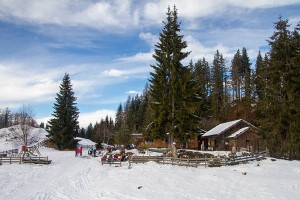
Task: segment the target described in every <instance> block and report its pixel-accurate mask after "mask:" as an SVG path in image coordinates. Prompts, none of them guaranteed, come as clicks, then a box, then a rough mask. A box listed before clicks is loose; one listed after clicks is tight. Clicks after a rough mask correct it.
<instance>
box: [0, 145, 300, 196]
mask: <svg viewBox="0 0 300 200" xmlns="http://www.w3.org/2000/svg"><path fill="white" fill-rule="evenodd" d="M0 148H1V143H0ZM40 151H41V153H42V156H49V159H51V160H52V163H51V164H50V165H35V164H3V165H1V166H0V199H1V200H8V199H9V200H14V199H15V200H19V199H22V200H29V199H30V200H31V199H36V200H46V199H66V200H67V199H74V200H77V199H78V200H83V199H89V200H93V199H95V200H96V199H110V200H111V199H116V200H129V199H130V200H143V199H151V200H152V199H158V200H165V199H193V200H194V199H204V200H205V199H222V200H227V199H228V200H232V199H255V200H258V199H262V200H268V199H274V200H275V199H276V200H277V199H281V200H282V199H300V162H299V161H285V160H276V161H271V159H270V158H268V159H267V160H263V161H255V162H251V163H248V164H241V165H236V166H226V167H219V168H205V167H204V166H200V167H198V168H191V167H190V168H187V167H180V166H171V165H160V164H156V163H154V162H149V163H147V164H133V165H132V168H131V169H129V168H128V163H122V166H121V167H115V166H109V165H101V163H100V158H99V157H96V158H93V157H88V156H87V151H86V150H85V151H84V152H83V157H75V153H74V152H73V151H61V152H60V151H56V150H53V149H49V148H46V147H42V148H40Z"/></svg>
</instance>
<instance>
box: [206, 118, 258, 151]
mask: <svg viewBox="0 0 300 200" xmlns="http://www.w3.org/2000/svg"><path fill="white" fill-rule="evenodd" d="M202 138H206V139H207V145H205V146H207V150H212V151H215V150H216V151H234V152H235V151H241V150H247V151H250V152H253V153H254V152H259V151H260V149H261V145H262V139H261V137H260V136H259V133H258V128H257V127H255V126H254V125H252V124H250V123H249V122H247V121H245V120H243V119H239V120H235V121H230V122H226V123H222V124H219V125H217V126H216V127H214V128H213V129H211V130H210V131H207V132H206V133H205V134H204V135H203V136H202Z"/></svg>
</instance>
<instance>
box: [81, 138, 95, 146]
mask: <svg viewBox="0 0 300 200" xmlns="http://www.w3.org/2000/svg"><path fill="white" fill-rule="evenodd" d="M77 144H79V145H96V144H97V143H96V142H93V141H92V140H89V139H82V140H80V141H78V142H77Z"/></svg>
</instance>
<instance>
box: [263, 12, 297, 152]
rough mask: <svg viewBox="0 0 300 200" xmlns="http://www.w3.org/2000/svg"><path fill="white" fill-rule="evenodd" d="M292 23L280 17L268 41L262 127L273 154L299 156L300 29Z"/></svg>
mask: <svg viewBox="0 0 300 200" xmlns="http://www.w3.org/2000/svg"><path fill="white" fill-rule="evenodd" d="M289 26H290V25H289V23H288V20H283V19H282V18H281V17H280V18H279V21H278V22H276V23H275V25H274V27H275V32H274V33H273V35H272V36H271V37H270V40H269V41H268V42H269V45H270V47H271V51H270V53H269V54H270V59H269V63H268V70H267V77H268V78H267V79H268V83H267V87H266V97H265V99H264V102H265V103H264V105H266V106H264V107H261V111H262V113H263V115H264V117H265V118H264V119H262V120H261V126H262V129H263V131H264V132H266V139H267V144H268V147H269V148H270V151H271V153H273V154H274V155H277V156H288V157H289V158H299V157H300V151H299V150H300V145H299V138H300V137H299V121H298V120H299V118H297V117H299V98H298V99H297V97H299V37H297V35H298V34H299V29H297V28H296V29H295V30H294V32H291V31H290V30H289Z"/></svg>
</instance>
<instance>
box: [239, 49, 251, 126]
mask: <svg viewBox="0 0 300 200" xmlns="http://www.w3.org/2000/svg"><path fill="white" fill-rule="evenodd" d="M241 63H242V68H243V71H244V91H245V92H244V93H245V96H244V97H245V101H244V102H245V103H244V104H243V106H244V110H245V116H244V119H245V120H248V121H249V120H250V119H249V118H250V116H251V69H250V66H251V63H250V59H249V57H248V53H247V50H246V48H245V47H243V49H242V57H241Z"/></svg>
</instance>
